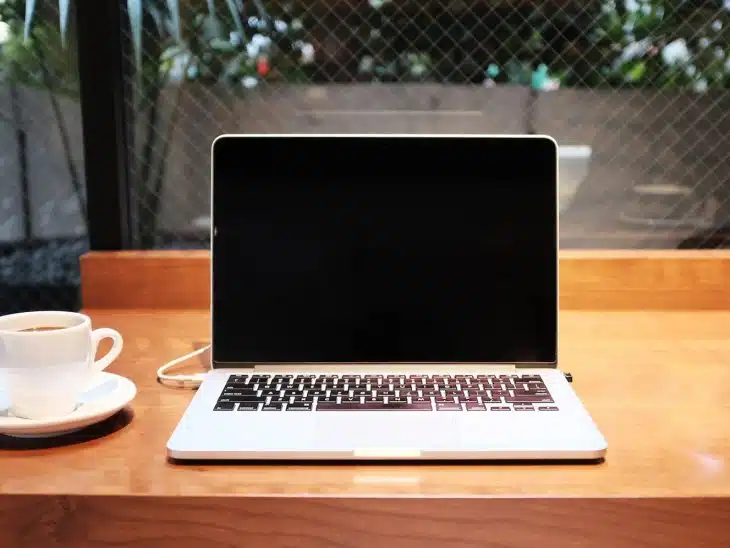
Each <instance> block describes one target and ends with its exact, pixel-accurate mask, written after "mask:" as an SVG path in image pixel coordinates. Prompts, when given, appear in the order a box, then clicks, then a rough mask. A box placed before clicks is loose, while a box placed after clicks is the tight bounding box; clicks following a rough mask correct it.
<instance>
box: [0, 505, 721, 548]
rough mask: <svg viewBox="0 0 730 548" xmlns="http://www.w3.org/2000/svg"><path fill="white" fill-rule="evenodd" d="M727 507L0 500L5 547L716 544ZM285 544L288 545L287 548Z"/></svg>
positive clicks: (618, 547) (0, 534)
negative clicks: (49, 545)
mask: <svg viewBox="0 0 730 548" xmlns="http://www.w3.org/2000/svg"><path fill="white" fill-rule="evenodd" d="M729 514H730V499H729V498H727V497H723V498H718V499H712V498H697V499H686V498H594V499H585V498H550V497H545V498H530V499H526V498H519V497H510V498H477V499H474V498H463V497H460V498H448V497H440V498H438V499H434V498H428V497H401V498H391V497H389V498H385V499H383V498H376V497H367V498H343V497H300V498H294V497H291V498H276V497H236V496H233V497H132V496H89V497H86V496H83V497H82V496H54V497H44V496H25V495H19V496H15V497H0V540H2V541H3V545H7V546H11V545H14V546H44V545H48V542H49V541H53V545H54V546H61V547H72V546H73V547H74V548H79V547H84V546H92V545H93V546H112V545H114V546H119V545H124V546H128V545H132V543H134V542H136V543H139V545H141V546H152V545H154V546H156V547H159V546H164V547H167V546H170V547H172V546H181V545H182V546H217V545H220V546H239V545H242V544H241V541H242V539H246V540H247V542H246V543H245V545H247V546H263V545H266V546H274V547H277V546H293V545H296V546H301V547H303V548H308V547H314V546H347V547H353V548H360V547H363V548H364V547H371V546H373V545H386V546H399V545H404V546H416V545H418V546H439V547H446V548H456V547H457V546H459V547H460V546H533V545H536V544H539V545H540V546H543V547H547V548H553V547H555V548H557V547H563V546H611V547H615V548H629V547H634V546H639V545H640V546H644V547H652V548H653V547H656V548H660V547H661V548H665V547H670V546H686V545H692V546H712V547H714V546H717V547H720V546H727V545H728V542H730V525H728V522H727V516H728V515H729ZM292 542H295V544H292Z"/></svg>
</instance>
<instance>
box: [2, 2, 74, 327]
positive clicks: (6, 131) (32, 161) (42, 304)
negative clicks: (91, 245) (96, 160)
mask: <svg viewBox="0 0 730 548" xmlns="http://www.w3.org/2000/svg"><path fill="white" fill-rule="evenodd" d="M24 13H25V2H24V1H21V0H0V314H5V313H11V312H19V311H26V310H37V309H72V310H73V309H76V308H78V305H79V302H78V301H79V277H80V276H79V264H78V259H79V256H80V255H81V254H82V253H84V252H85V251H86V250H87V248H88V239H87V227H86V216H85V213H84V212H85V209H86V205H85V202H86V196H85V195H86V189H85V179H84V163H83V147H82V138H81V136H82V128H81V109H80V106H79V102H78V84H77V82H78V78H77V76H78V71H77V67H76V56H75V49H74V47H73V42H74V32H73V29H69V33H68V36H67V40H65V42H66V44H67V46H71V47H62V40H61V36H60V29H59V27H58V20H59V14H58V9H57V7H56V6H55V5H54V4H53V3H39V6H38V9H37V13H36V24H35V26H34V28H33V29H32V31H31V32H30V33H29V36H28V39H27V40H26V39H25V38H24V32H23V26H24Z"/></svg>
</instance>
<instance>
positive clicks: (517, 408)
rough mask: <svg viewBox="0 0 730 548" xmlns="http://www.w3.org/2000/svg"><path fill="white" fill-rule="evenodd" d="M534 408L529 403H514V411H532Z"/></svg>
mask: <svg viewBox="0 0 730 548" xmlns="http://www.w3.org/2000/svg"><path fill="white" fill-rule="evenodd" d="M534 410H535V408H534V407H532V406H531V405H529V406H528V405H515V411H534Z"/></svg>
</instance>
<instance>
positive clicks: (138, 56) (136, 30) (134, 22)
mask: <svg viewBox="0 0 730 548" xmlns="http://www.w3.org/2000/svg"><path fill="white" fill-rule="evenodd" d="M127 11H128V13H129V27H130V30H131V32H132V47H133V48H134V61H135V66H136V68H137V73H138V74H139V73H140V68H141V67H142V0H127Z"/></svg>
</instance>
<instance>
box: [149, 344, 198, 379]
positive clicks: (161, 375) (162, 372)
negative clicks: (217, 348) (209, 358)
mask: <svg viewBox="0 0 730 548" xmlns="http://www.w3.org/2000/svg"><path fill="white" fill-rule="evenodd" d="M209 348H210V345H206V346H204V347H202V348H198V349H197V350H193V351H192V352H188V353H187V354H185V355H184V356H180V357H179V358H175V359H174V360H171V361H169V362H167V363H166V364H165V365H163V366H162V367H160V368H159V369H158V370H157V382H159V383H160V384H164V385H165V386H169V387H172V388H190V389H194V388H198V387H199V386H200V384H201V383H202V382H203V379H204V378H205V375H206V373H192V374H190V375H168V373H167V372H168V371H169V370H170V369H172V368H173V367H175V366H176V365H179V364H181V363H182V362H184V361H186V360H189V359H190V358H194V357H195V356H200V354H202V353H203V352H205V351H206V350H208V349H209Z"/></svg>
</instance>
